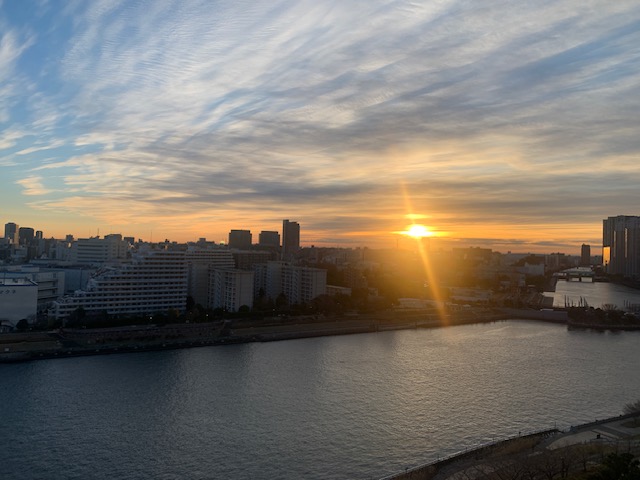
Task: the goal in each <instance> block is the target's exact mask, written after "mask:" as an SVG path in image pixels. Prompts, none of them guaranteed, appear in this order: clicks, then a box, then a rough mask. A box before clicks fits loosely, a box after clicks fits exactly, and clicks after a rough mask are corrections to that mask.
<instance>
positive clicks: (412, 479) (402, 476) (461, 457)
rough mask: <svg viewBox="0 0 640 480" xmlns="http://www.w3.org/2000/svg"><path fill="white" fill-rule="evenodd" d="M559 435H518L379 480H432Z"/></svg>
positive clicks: (543, 432) (548, 431)
mask: <svg viewBox="0 0 640 480" xmlns="http://www.w3.org/2000/svg"><path fill="white" fill-rule="evenodd" d="M557 433H560V431H559V430H557V429H555V428H552V429H548V430H542V431H539V432H534V433H530V434H527V435H519V436H517V437H514V438H509V439H506V440H500V441H497V442H492V443H488V444H485V445H481V446H479V447H475V448H470V449H467V450H464V451H462V452H458V453H455V454H453V455H449V456H447V457H446V458H443V459H439V460H436V461H434V462H430V463H425V464H422V465H418V466H416V467H412V468H407V469H406V470H405V471H404V472H400V473H396V474H392V475H389V476H386V477H383V478H381V479H380V480H432V479H434V478H435V477H436V475H438V473H440V472H441V471H442V470H444V469H445V468H447V467H449V466H451V465H453V464H456V463H460V464H462V463H464V462H467V461H479V460H481V459H483V458H486V457H489V456H491V455H493V454H495V453H496V452H497V451H500V450H503V449H505V448H508V447H509V445H510V444H511V445H515V444H516V443H519V444H521V445H522V447H523V448H526V449H530V448H531V445H536V444H538V443H540V442H542V441H543V440H545V439H547V438H548V437H550V436H552V435H555V434H557Z"/></svg>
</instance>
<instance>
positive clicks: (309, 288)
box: [255, 262, 327, 304]
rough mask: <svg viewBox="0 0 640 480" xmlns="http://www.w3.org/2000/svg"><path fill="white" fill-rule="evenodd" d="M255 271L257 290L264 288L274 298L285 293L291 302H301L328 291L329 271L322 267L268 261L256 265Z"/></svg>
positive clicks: (267, 294)
mask: <svg viewBox="0 0 640 480" xmlns="http://www.w3.org/2000/svg"><path fill="white" fill-rule="evenodd" d="M255 272H256V277H255V278H256V285H255V291H256V292H259V291H260V290H261V289H262V290H264V292H265V294H266V296H267V297H269V298H271V299H273V300H275V299H276V298H277V297H278V295H280V294H281V293H283V294H284V295H285V296H286V297H287V300H288V301H289V303H290V304H299V303H306V302H309V301H310V300H313V299H314V298H316V297H318V296H320V295H324V294H325V293H327V271H326V270H323V269H320V268H311V267H299V266H296V265H291V264H290V263H287V262H268V263H266V264H263V265H256V266H255Z"/></svg>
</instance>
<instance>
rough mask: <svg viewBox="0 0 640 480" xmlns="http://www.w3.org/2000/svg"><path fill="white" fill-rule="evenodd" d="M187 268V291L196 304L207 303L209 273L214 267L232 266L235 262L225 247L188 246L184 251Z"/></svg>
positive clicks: (224, 267) (206, 304)
mask: <svg viewBox="0 0 640 480" xmlns="http://www.w3.org/2000/svg"><path fill="white" fill-rule="evenodd" d="M185 259H186V262H187V265H188V269H189V281H188V293H187V295H190V296H191V298H193V300H194V301H195V303H196V304H200V305H203V306H210V305H209V288H210V279H209V276H210V273H211V270H213V269H215V268H222V269H226V268H234V267H235V262H234V259H233V255H232V253H231V251H229V249H227V248H219V247H218V248H215V247H214V248H198V247H195V248H194V247H189V248H188V249H187V251H186V253H185Z"/></svg>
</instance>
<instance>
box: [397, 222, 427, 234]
mask: <svg viewBox="0 0 640 480" xmlns="http://www.w3.org/2000/svg"><path fill="white" fill-rule="evenodd" d="M402 233H404V234H405V235H407V236H409V237H413V238H424V237H432V236H433V232H432V231H431V230H429V228H427V227H425V226H424V225H420V224H419V223H414V224H413V225H411V226H410V227H409V228H408V229H407V230H406V231H405V232H402Z"/></svg>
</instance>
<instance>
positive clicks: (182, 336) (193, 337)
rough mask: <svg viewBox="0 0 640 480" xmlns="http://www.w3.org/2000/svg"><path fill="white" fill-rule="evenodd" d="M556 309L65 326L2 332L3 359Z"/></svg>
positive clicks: (485, 319)
mask: <svg viewBox="0 0 640 480" xmlns="http://www.w3.org/2000/svg"><path fill="white" fill-rule="evenodd" d="M554 313H560V314H561V315H562V314H564V312H542V313H541V314H540V313H538V314H536V311H533V310H532V311H529V310H515V309H513V310H506V311H503V310H497V309H482V310H477V309H468V310H463V311H455V312H451V313H449V314H446V315H439V314H436V313H433V312H430V313H427V312H424V311H396V310H390V311H385V312H377V313H370V314H361V315H344V316H336V317H324V316H311V317H309V318H307V317H290V318H286V319H284V320H283V319H276V320H270V321H268V322H265V321H264V320H263V321H254V320H249V319H239V320H234V321H232V322H231V323H230V328H227V326H226V324H225V326H223V325H221V324H220V323H217V324H214V323H207V324H199V323H198V324H176V325H164V326H156V325H141V326H130V327H114V328H95V329H75V330H74V329H64V330H58V331H53V332H48V333H46V332H40V333H35V332H34V333H24V334H13V333H12V334H3V335H0V362H13V361H26V360H36V359H45V358H61V357H70V356H82V355H100V354H113V353H123V352H140V351H150V350H168V349H177V348H191V347H201V346H214V345H228V344H238V343H248V342H272V341H278V340H292V339H299V338H308V337H320V336H332V335H349V334H357V333H374V332H383V331H389V330H408V329H418V328H440V327H446V326H453V325H469V324H475V323H490V322H496V321H500V320H507V319H510V318H530V319H535V320H544V321H553V322H557V323H562V322H563V320H562V318H561V316H558V315H554Z"/></svg>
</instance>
